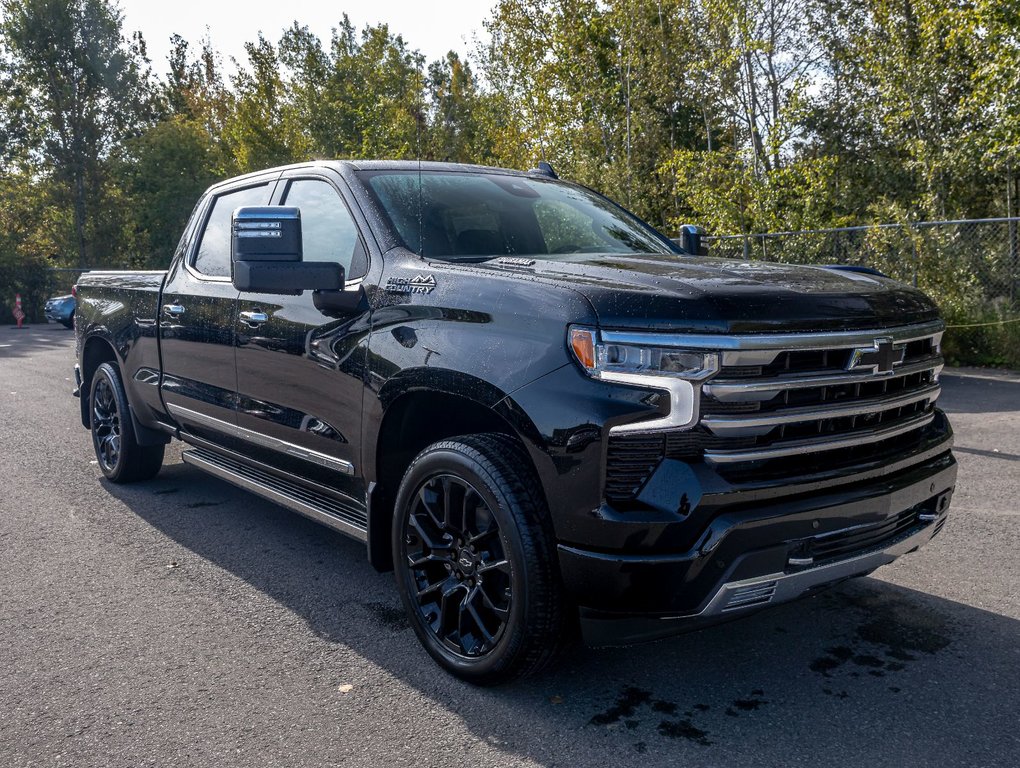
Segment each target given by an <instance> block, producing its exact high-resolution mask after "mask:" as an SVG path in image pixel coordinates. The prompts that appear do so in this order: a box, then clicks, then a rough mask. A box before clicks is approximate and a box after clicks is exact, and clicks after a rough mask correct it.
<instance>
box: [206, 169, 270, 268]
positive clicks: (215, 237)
mask: <svg viewBox="0 0 1020 768" xmlns="http://www.w3.org/2000/svg"><path fill="white" fill-rule="evenodd" d="M245 205H269V185H268V184H260V185H259V186H257V187H246V188H245V189H237V190H234V191H231V192H225V193H223V194H222V195H217V196H216V199H215V200H214V201H213V206H212V211H210V213H209V218H208V220H207V221H206V223H205V229H204V230H203V231H202V239H201V240H200V241H199V244H198V253H197V254H196V255H195V264H194V266H195V269H196V270H198V271H199V272H201V273H202V274H203V275H208V276H210V277H230V216H231V214H232V213H233V212H234V209H235V208H240V207H242V206H245Z"/></svg>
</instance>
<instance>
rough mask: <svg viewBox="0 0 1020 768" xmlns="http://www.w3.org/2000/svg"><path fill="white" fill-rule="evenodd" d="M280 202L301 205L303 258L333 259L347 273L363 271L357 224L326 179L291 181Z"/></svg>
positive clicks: (365, 265) (361, 273) (359, 273)
mask: <svg viewBox="0 0 1020 768" xmlns="http://www.w3.org/2000/svg"><path fill="white" fill-rule="evenodd" d="M283 205H289V206H293V207H295V208H300V209H301V242H302V247H303V249H304V259H305V261H336V262H339V263H340V264H341V265H343V268H344V273H345V274H346V275H347V276H348V277H361V276H363V275H364V274H365V272H366V271H367V268H368V263H367V260H366V258H365V254H364V250H363V249H361V248H358V227H357V225H356V224H355V223H354V219H353V218H351V214H350V211H348V210H347V206H346V205H344V201H343V200H342V199H341V198H340V195H338V194H337V192H336V190H335V189H333V187H332V186H331V185H330V184H329V183H327V182H325V181H320V180H319V179H297V180H295V181H292V182H291V183H290V186H289V187H288V188H287V195H286V197H285V198H284V200H283ZM355 256H357V257H358V258H355Z"/></svg>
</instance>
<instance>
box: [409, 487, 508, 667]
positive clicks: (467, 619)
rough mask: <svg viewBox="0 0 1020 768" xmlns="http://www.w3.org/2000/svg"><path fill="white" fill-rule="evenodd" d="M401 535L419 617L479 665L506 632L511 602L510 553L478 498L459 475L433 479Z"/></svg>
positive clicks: (422, 490) (419, 494) (417, 499)
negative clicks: (507, 554) (414, 590)
mask: <svg viewBox="0 0 1020 768" xmlns="http://www.w3.org/2000/svg"><path fill="white" fill-rule="evenodd" d="M412 504H413V507H412V509H411V512H410V514H409V516H408V519H407V530H406V531H405V532H404V548H405V552H406V557H407V563H408V568H409V569H410V571H411V575H412V577H413V579H414V586H415V589H416V594H415V596H414V597H415V599H414V603H415V610H416V611H417V612H418V615H419V618H420V619H421V620H422V621H423V622H424V623H425V624H427V625H428V626H429V628H430V629H431V630H432V632H434V633H435V635H436V637H437V638H439V640H440V641H441V642H442V643H443V644H444V645H445V646H446V647H447V648H449V649H450V651H452V652H453V653H456V654H460V655H463V656H465V657H468V658H471V657H475V658H477V657H480V656H482V655H484V654H486V653H488V652H489V651H491V650H492V649H493V648H494V647H495V646H496V644H497V643H498V642H499V639H500V637H502V636H503V632H504V630H505V629H506V624H507V619H508V618H509V616H510V608H511V603H512V601H513V582H512V579H511V575H512V574H511V568H510V562H509V561H508V560H507V558H506V551H507V545H506V544H505V543H504V542H503V539H502V537H501V536H500V530H499V523H498V522H496V518H495V516H494V515H493V514H492V510H491V509H490V508H489V505H488V504H486V502H485V500H484V499H483V498H482V496H481V494H479V493H478V491H477V490H476V489H475V488H474V487H473V486H472V485H471V484H470V483H468V482H467V481H465V480H463V479H462V478H459V477H456V476H454V475H434V476H433V477H431V478H429V479H428V480H426V481H425V482H424V483H422V484H421V485H420V486H419V488H418V490H417V493H416V494H415V497H414V500H413V502H412Z"/></svg>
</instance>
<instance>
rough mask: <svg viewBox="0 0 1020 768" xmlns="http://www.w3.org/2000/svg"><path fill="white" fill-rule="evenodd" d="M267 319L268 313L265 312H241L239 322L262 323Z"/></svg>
mask: <svg viewBox="0 0 1020 768" xmlns="http://www.w3.org/2000/svg"><path fill="white" fill-rule="evenodd" d="M268 321H269V315H267V314H266V313H265V312H242V313H241V322H243V323H247V324H248V325H262V323H265V322H268Z"/></svg>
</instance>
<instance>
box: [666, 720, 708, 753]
mask: <svg viewBox="0 0 1020 768" xmlns="http://www.w3.org/2000/svg"><path fill="white" fill-rule="evenodd" d="M659 733H660V734H662V735H663V736H667V737H669V738H671V739H687V740H689V741H693V742H694V743H695V744H700V745H701V746H703V747H707V746H710V745H711V744H712V742H711V741H710V740H709V739H708V731H703V730H702V729H701V728H698V727H696V726H695V725H694V724H693V723H691V721H690V720H674V721H670V720H663V721H662V722H661V723H659Z"/></svg>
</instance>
